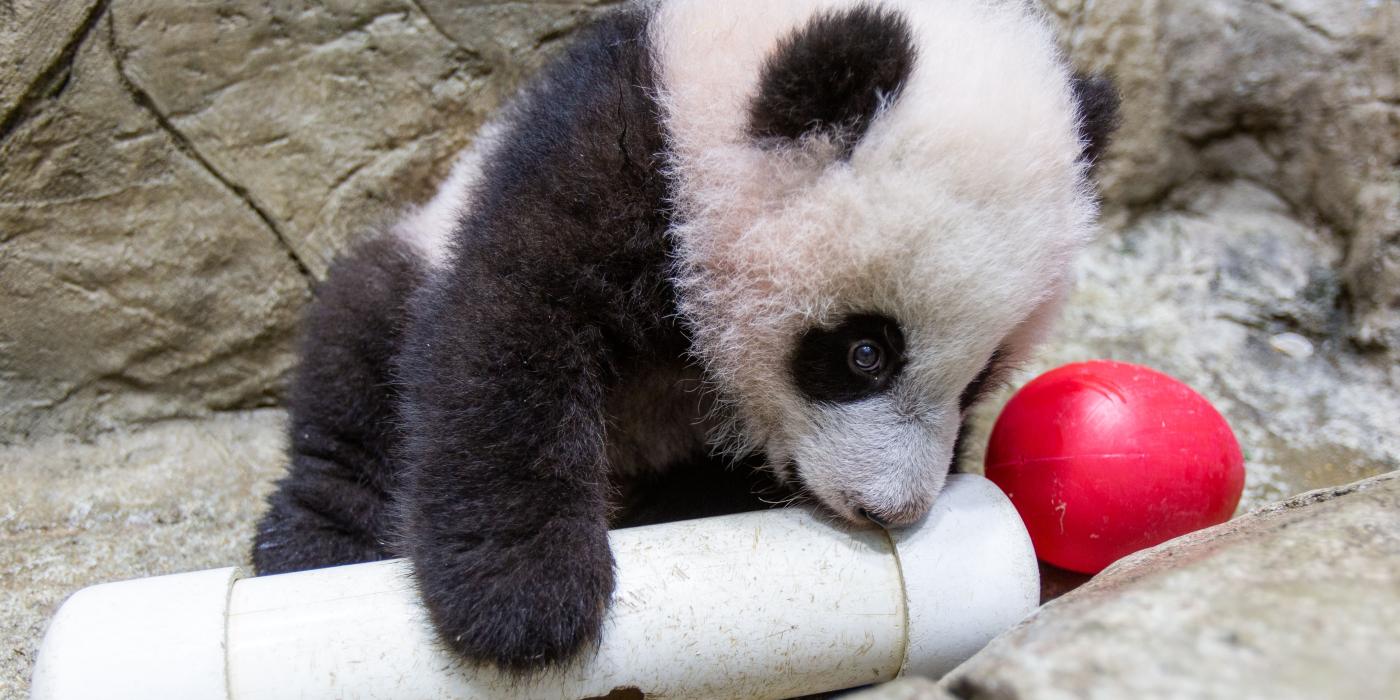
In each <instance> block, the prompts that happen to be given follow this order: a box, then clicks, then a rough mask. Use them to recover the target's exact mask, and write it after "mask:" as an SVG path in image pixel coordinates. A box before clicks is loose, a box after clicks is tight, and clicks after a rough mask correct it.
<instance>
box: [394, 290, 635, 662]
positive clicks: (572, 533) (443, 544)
mask: <svg viewBox="0 0 1400 700" xmlns="http://www.w3.org/2000/svg"><path fill="white" fill-rule="evenodd" d="M464 264H466V265H470V264H471V263H470V262H467V263H464ZM465 276H466V277H469V278H474V279H475V280H476V282H472V281H470V280H469V281H467V282H460V283H456V284H454V283H451V282H445V283H443V284H442V285H430V288H429V289H425V290H424V294H423V295H422V297H420V299H419V300H418V301H417V302H415V308H416V311H417V313H416V314H415V315H416V320H415V323H414V327H413V329H412V330H411V331H410V334H409V340H408V342H407V343H406V346H405V351H404V356H403V358H402V360H401V368H402V372H403V379H404V386H405V402H404V411H403V419H404V425H405V447H406V449H405V453H404V454H405V472H404V482H403V484H402V489H401V490H400V492H399V493H400V497H401V498H402V503H401V506H402V510H401V515H402V522H401V533H400V534H401V537H402V547H403V550H404V553H405V554H406V555H407V556H408V557H409V558H410V560H411V561H412V565H413V567H412V568H413V572H414V575H415V578H416V581H417V583H418V588H419V593H420V596H421V598H422V599H423V601H424V603H425V605H426V608H427V610H428V612H429V614H430V617H431V619H432V621H433V623H434V626H435V627H436V629H437V631H438V633H439V636H440V638H441V639H442V641H443V642H444V643H445V644H446V645H447V646H449V647H450V648H452V649H453V650H455V651H456V652H457V653H459V654H461V655H463V656H465V657H467V658H469V659H472V660H474V661H478V662H489V663H493V664H496V665H497V666H499V667H501V668H504V669H507V670H511V671H525V670H531V669H536V668H540V667H544V666H548V665H552V664H556V663H559V662H562V661H564V660H566V659H568V658H569V657H571V656H573V655H574V653H575V652H577V651H579V650H580V649H582V648H583V647H585V646H587V645H588V644H589V643H590V642H591V641H593V640H595V639H596V638H597V635H598V632H599V629H600V626H601V624H602V619H603V614H604V612H605V609H606V606H607V602H608V599H609V597H610V595H611V593H612V590H613V559H612V553H611V551H610V549H609V547H608V538H607V512H608V506H607V496H608V487H607V465H606V456H605V446H604V430H605V427H604V425H605V416H604V411H603V408H602V407H603V405H604V397H605V394H606V387H607V385H608V383H609V382H610V379H609V377H608V373H609V372H610V370H609V357H608V351H607V349H606V346H607V343H606V341H605V339H604V334H603V333H602V331H600V330H599V329H598V326H597V325H595V324H594V323H591V322H590V321H589V320H588V319H586V318H581V317H580V316H581V315H586V312H582V311H580V310H579V309H567V310H564V309H561V308H560V307H558V306H555V305H551V304H548V303H546V304H541V303H540V299H541V296H542V295H541V292H540V290H539V289H536V288H533V287H531V286H530V285H529V284H528V283H526V282H522V281H520V280H521V276H518V275H510V274H506V275H499V274H490V275H475V276H473V275H465ZM434 287H437V288H436V289H435V288H434Z"/></svg>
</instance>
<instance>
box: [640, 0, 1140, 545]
mask: <svg viewBox="0 0 1400 700" xmlns="http://www.w3.org/2000/svg"><path fill="white" fill-rule="evenodd" d="M649 40H650V43H651V50H652V52H653V54H654V64H655V66H656V69H657V84H658V86H659V87H658V89H659V93H660V94H659V95H658V99H659V102H660V104H661V108H662V110H663V114H662V118H663V122H664V124H665V127H666V130H667V135H668V138H669V142H670V157H671V166H670V167H671V171H672V176H673V177H674V178H675V182H676V192H677V195H676V199H677V201H676V202H675V203H674V204H675V210H676V213H677V223H676V224H675V225H674V227H673V229H672V235H673V240H674V244H675V249H676V256H677V262H678V273H677V276H678V289H679V296H680V309H681V314H682V316H683V318H684V319H685V320H686V322H687V323H688V324H689V326H690V328H691V331H692V335H693V338H694V351H695V353H696V354H697V355H698V357H699V358H700V360H701V361H702V362H703V364H704V367H705V370H706V373H707V375H708V377H709V378H710V379H711V380H712V381H713V383H714V386H715V387H716V389H717V394H718V396H719V397H720V399H721V405H722V407H723V409H722V410H723V412H724V415H725V417H726V418H727V419H728V420H727V422H728V426H729V428H730V429H729V430H728V431H726V432H725V435H724V439H726V440H727V441H728V446H729V447H730V448H731V449H734V450H736V451H754V450H756V451H762V452H764V453H766V455H767V457H768V459H769V462H770V464H771V465H772V466H773V468H774V469H775V470H777V472H778V473H779V475H780V476H781V477H784V478H796V479H798V480H800V482H801V484H802V485H803V486H804V487H805V488H806V489H807V490H809V491H810V492H811V493H812V494H814V495H815V496H816V497H817V498H818V499H820V501H821V502H822V503H824V504H825V505H826V506H827V507H829V508H830V509H831V510H833V511H835V512H836V513H838V514H840V515H842V516H844V517H846V518H848V519H851V520H856V521H863V520H865V519H872V520H876V521H877V522H882V523H886V524H890V525H903V524H908V523H911V522H913V521H915V520H917V519H919V518H920V517H922V516H923V514H924V513H926V512H927V510H928V508H929V506H930V505H931V504H932V502H933V500H934V498H935V497H936V496H937V495H938V493H939V491H940V490H941V489H942V487H943V483H944V481H945V479H946V476H947V473H948V470H949V463H950V461H951V460H952V458H953V449H954V443H955V441H956V439H957V436H958V431H959V428H960V424H961V422H962V418H963V415H964V413H965V412H966V411H967V409H968V407H969V406H970V404H971V403H972V402H973V401H975V400H976V398H977V397H978V394H979V391H980V390H981V389H982V388H983V387H985V386H986V385H987V384H988V383H989V381H992V380H993V379H994V378H995V377H996V376H997V375H998V373H999V372H1001V371H1002V370H1003V369H1004V368H1006V367H1009V366H1011V365H1013V364H1014V363H1016V362H1018V361H1019V360H1022V359H1023V358H1025V357H1026V354H1027V352H1028V350H1029V349H1030V347H1031V346H1032V345H1033V344H1034V343H1035V342H1036V340H1037V339H1038V338H1039V337H1040V336H1041V335H1042V333H1043V331H1044V330H1045V327H1046V325H1047V323H1048V321H1049V320H1050V319H1051V317H1052V316H1053V315H1054V312H1055V310H1056V307H1057V306H1058V305H1059V303H1060V301H1061V299H1062V298H1063V297H1064V295H1065V291H1066V286H1067V282H1068V279H1067V277H1068V272H1069V265H1070V262H1071V257H1072V255H1073V254H1074V253H1075V251H1076V250H1077V249H1078V248H1079V247H1081V245H1082V244H1083V243H1084V242H1085V241H1086V240H1087V239H1088V238H1089V237H1090V232H1091V227H1092V225H1093V222H1094V219H1095V216H1096V206H1095V200H1094V196H1093V195H1092V191H1091V188H1090V186H1089V185H1088V184H1087V169H1088V165H1089V163H1090V161H1091V160H1092V157H1093V156H1094V155H1096V153H1097V149H1098V148H1100V147H1101V145H1102V139H1103V137H1104V136H1106V132H1107V131H1108V130H1109V127H1110V125H1111V124H1112V122H1113V111H1114V108H1115V107H1116V99H1115V98H1114V96H1113V93H1112V89H1111V87H1109V86H1108V85H1107V84H1106V83H1101V82H1098V81H1092V80H1079V79H1076V78H1074V77H1073V76H1072V75H1071V74H1070V72H1069V71H1068V70H1067V68H1066V67H1065V65H1064V62H1063V60H1062V59H1061V57H1060V55H1059V54H1058V52H1057V50H1056V48H1055V44H1054V40H1053V36H1052V33H1051V31H1050V30H1049V29H1048V28H1047V26H1046V24H1045V21H1044V20H1043V18H1042V17H1041V16H1039V15H1038V14H1036V13H1035V12H1033V11H1032V10H1030V9H1028V7H1027V5H1026V4H1025V3H1024V2H1021V1H1019V0H1004V1H997V0H880V1H875V0H871V1H857V0H851V1H845V0H765V1H763V2H755V1H754V0H668V1H667V2H663V3H661V4H660V5H659V6H658V7H657V14H656V16H655V17H654V21H653V23H652V25H651V32H650V37H649Z"/></svg>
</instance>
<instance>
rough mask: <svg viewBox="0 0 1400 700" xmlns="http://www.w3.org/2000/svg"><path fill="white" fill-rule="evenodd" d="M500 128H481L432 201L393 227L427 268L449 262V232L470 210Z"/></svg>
mask: <svg viewBox="0 0 1400 700" xmlns="http://www.w3.org/2000/svg"><path fill="white" fill-rule="evenodd" d="M502 129H503V126H502V125H500V124H498V123H495V122H490V123H487V124H486V125H485V126H483V127H482V128H481V130H480V131H479V132H477V136H476V139H475V140H473V141H472V144H471V146H469V147H467V148H466V149H463V150H462V152H461V153H459V154H458V155H457V160H456V161H455V162H454V163H453V164H452V173H451V174H450V175H448V177H447V180H446V181H444V182H443V183H442V185H440V186H439V187H438V191H437V193H436V194H435V195H433V198H432V199H431V200H429V201H428V203H427V204H424V205H422V206H419V207H416V208H414V209H411V210H410V211H409V212H408V213H407V214H406V215H405V216H404V217H403V218H402V219H400V220H399V221H398V223H396V224H395V225H394V228H393V230H392V235H394V236H395V237H397V238H398V239H399V240H401V241H403V242H405V243H407V244H408V245H409V246H410V247H411V248H412V250H413V251H414V252H416V253H417V254H419V255H420V256H422V258H423V260H424V261H425V262H427V264H428V267H429V268H430V269H432V270H439V269H442V268H443V267H444V266H445V265H446V264H447V261H448V260H450V259H451V255H452V231H453V230H454V229H455V228H457V224H458V223H459V222H461V220H462V218H463V217H465V216H466V215H467V213H468V211H470V208H471V194H472V191H473V190H474V189H475V187H476V183H477V182H478V181H479V180H480V179H481V170H482V166H483V164H484V162H485V161H486V158H487V155H488V154H489V152H490V151H491V149H492V148H493V147H494V146H495V144H496V140H497V137H498V136H499V134H500V132H501V131H502Z"/></svg>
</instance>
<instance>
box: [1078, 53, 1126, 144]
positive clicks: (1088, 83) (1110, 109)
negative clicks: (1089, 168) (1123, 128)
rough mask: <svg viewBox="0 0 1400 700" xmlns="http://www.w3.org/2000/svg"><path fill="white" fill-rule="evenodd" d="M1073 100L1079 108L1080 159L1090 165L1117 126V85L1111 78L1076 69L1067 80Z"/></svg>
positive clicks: (1118, 119)
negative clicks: (1076, 71) (1077, 71)
mask: <svg viewBox="0 0 1400 700" xmlns="http://www.w3.org/2000/svg"><path fill="white" fill-rule="evenodd" d="M1070 89H1071V90H1072V91H1073V92H1074V102H1075V105H1076V107H1077V109H1078V110H1079V142H1080V143H1081V144H1083V145H1084V149H1083V150H1082V151H1081V152H1080V155H1079V157H1080V159H1081V160H1083V161H1084V162H1086V163H1089V164H1090V165H1094V164H1096V163H1098V162H1099V157H1100V156H1102V155H1103V152H1104V151H1105V150H1107V149H1108V144H1109V142H1110V141H1111V140H1112V139H1113V132H1114V131H1117V130H1118V124H1119V122H1120V121H1121V118H1120V117H1119V115H1118V104H1119V97H1118V87H1117V86H1115V85H1114V84H1113V80H1111V79H1109V78H1106V77H1104V76H1101V75H1087V74H1084V73H1075V74H1074V77H1073V78H1072V79H1071V80H1070Z"/></svg>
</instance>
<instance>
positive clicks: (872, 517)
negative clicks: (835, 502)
mask: <svg viewBox="0 0 1400 700" xmlns="http://www.w3.org/2000/svg"><path fill="white" fill-rule="evenodd" d="M857 512H858V513H859V514H860V517H862V518H865V519H866V520H869V521H870V522H872V523H875V524H876V525H879V526H880V527H886V528H887V527H889V526H890V524H889V522H888V521H886V520H885V519H884V518H882V517H880V516H878V515H876V514H874V513H872V512H870V511H869V510H867V509H865V508H861V509H859V510H858V511H857Z"/></svg>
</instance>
